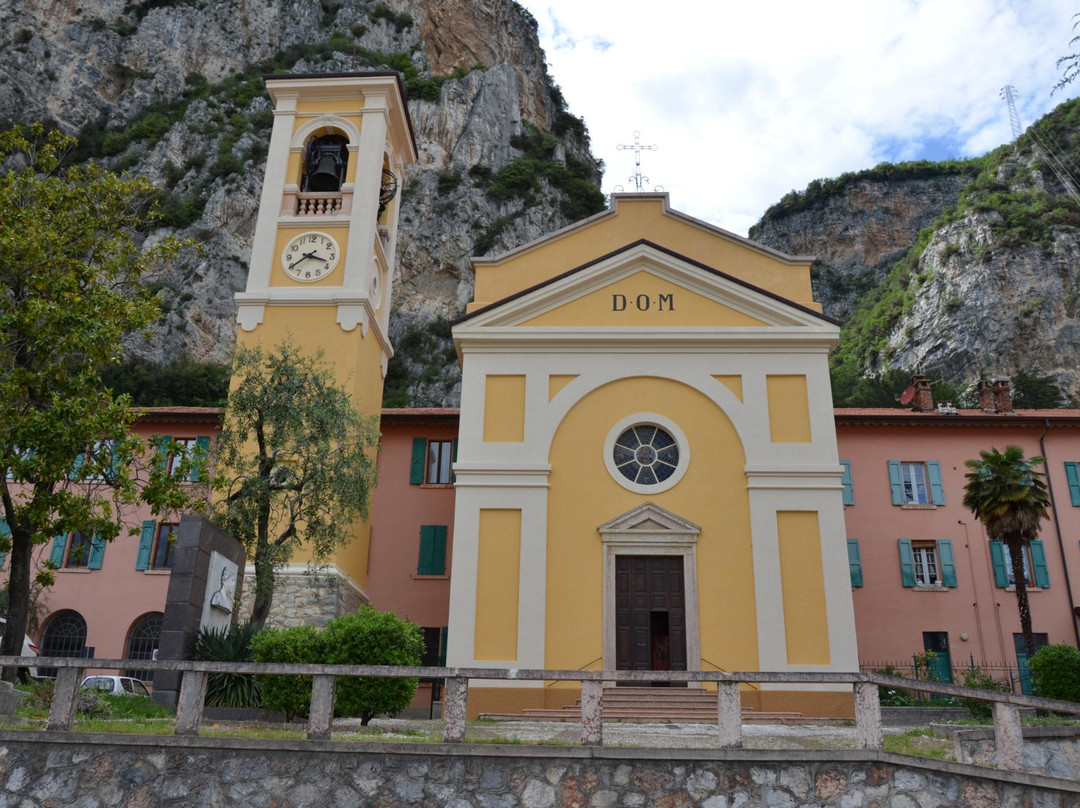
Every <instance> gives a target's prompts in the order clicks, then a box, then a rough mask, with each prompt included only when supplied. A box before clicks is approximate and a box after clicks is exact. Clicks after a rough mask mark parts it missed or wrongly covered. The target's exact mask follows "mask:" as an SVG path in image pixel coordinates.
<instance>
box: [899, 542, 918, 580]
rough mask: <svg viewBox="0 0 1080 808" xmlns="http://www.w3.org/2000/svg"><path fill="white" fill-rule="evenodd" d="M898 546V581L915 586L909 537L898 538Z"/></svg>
mask: <svg viewBox="0 0 1080 808" xmlns="http://www.w3.org/2000/svg"><path fill="white" fill-rule="evenodd" d="M896 544H897V546H898V547H899V548H900V582H901V584H903V585H904V586H915V556H914V555H913V554H912V552H911V539H898V540H897V542H896Z"/></svg>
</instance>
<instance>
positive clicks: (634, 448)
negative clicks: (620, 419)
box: [611, 424, 679, 486]
mask: <svg viewBox="0 0 1080 808" xmlns="http://www.w3.org/2000/svg"><path fill="white" fill-rule="evenodd" d="M611 459H612V461H613V462H614V464H615V468H616V469H617V470H618V472H619V474H621V475H622V476H623V477H625V478H626V479H627V480H628V481H629V482H631V483H634V484H636V485H644V486H652V485H659V484H660V483H663V482H665V481H667V480H668V479H669V478H670V477H671V475H673V474H674V473H675V471H676V470H677V469H678V468H679V445H678V443H676V441H675V438H674V437H672V436H671V434H670V433H669V432H668V431H667V430H665V429H662V428H660V427H659V426H657V425H656V424H638V425H636V426H632V427H630V428H629V429H627V430H625V431H624V432H623V433H622V434H621V435H619V437H618V438H616V440H615V445H614V446H613V447H612V448H611Z"/></svg>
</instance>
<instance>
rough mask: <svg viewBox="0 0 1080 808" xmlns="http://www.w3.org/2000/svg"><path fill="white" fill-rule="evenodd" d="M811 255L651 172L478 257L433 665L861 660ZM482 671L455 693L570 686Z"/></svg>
mask: <svg viewBox="0 0 1080 808" xmlns="http://www.w3.org/2000/svg"><path fill="white" fill-rule="evenodd" d="M810 262H811V259H808V258H792V257H788V256H784V255H780V254H778V253H775V252H772V251H770V250H768V249H766V248H763V247H761V246H759V245H756V244H753V243H752V242H749V241H747V240H745V239H742V238H740V237H738V236H735V235H732V234H730V233H727V232H725V231H722V230H719V229H717V228H715V227H712V226H710V225H707V224H705V223H703V222H700V221H697V220H695V219H692V218H690V217H688V216H685V215H682V214H680V213H677V212H675V211H672V210H671V209H670V208H669V207H668V200H667V196H666V195H649V194H645V195H641V194H638V195H625V196H616V197H614V198H613V200H612V206H611V210H610V211H608V212H606V213H603V214H599V215H597V216H594V217H592V218H590V219H588V220H585V221H584V222H580V223H578V224H576V225H574V226H572V227H570V228H567V229H565V230H563V231H560V232H558V233H556V234H554V235H552V236H549V237H547V238H545V239H542V240H540V241H538V242H535V243H532V244H529V245H526V246H524V247H522V248H519V249H517V250H515V251H513V252H511V253H508V254H506V255H504V256H501V257H499V258H497V259H477V260H475V261H474V266H475V269H476V297H475V300H474V302H473V303H472V304H471V305H470V307H469V309H468V311H467V313H466V315H465V316H464V317H462V318H461V319H460V320H459V321H458V322H457V323H456V325H455V326H454V329H453V335H454V340H455V343H456V345H457V347H458V350H459V353H460V358H461V361H462V370H463V382H462V402H461V415H460V432H459V439H458V454H457V462H456V464H455V466H454V471H455V474H456V484H455V485H456V500H455V517H454V531H453V535H454V554H453V565H452V572H451V593H450V612H449V653H448V664H450V665H462V666H479V667H507V668H551V669H569V670H575V669H590V670H612V669H637V670H657V669H660V670H664V669H670V670H718V669H719V670H742V671H748V670H763V671H849V670H857V669H858V656H857V653H856V647H855V630H854V616H853V613H852V600H851V586H850V580H849V575H848V566H847V549H846V541H845V533H844V513H843V502H842V496H841V466H840V464H839V459H838V456H837V449H836V434H835V426H834V422H833V413H832V407H831V394H830V389H829V375H828V365H827V356H828V351H829V349H830V348H831V347H832V345H833V344H835V342H836V340H837V337H838V326H837V324H836V323H835V322H833V321H831V320H829V319H828V318H826V317H824V316H823V315H822V314H821V313H820V307H819V306H818V305H817V304H815V303H814V302H813V300H812V296H811V291H810ZM485 684H486V683H482V682H477V683H474V685H473V687H474V689H473V691H472V694H471V696H470V711H473V710H476V711H483V710H488V709H490V710H496V709H498V710H507V709H520V708H522V707H526V706H558V705H559V704H560V703H563V702H564V701H565V700H568V699H570V698H571V697H576V693H575V692H574V691H573V690H571V689H567V690H562V689H560V688H559V687H558V686H553V687H543V686H539V687H538V686H536V684H535V683H520V686H519V687H507V686H506V685H505V684H504V683H499V684H498V686H491V687H485V686H484V685H485ZM746 698H747V700H748V701H750V702H751V706H756V707H759V708H762V709H785V708H787V707H789V706H790V705H792V704H793V703H796V702H797V703H798V704H800V705H802V707H803V708H804V709H806V710H811V711H813V712H815V713H819V714H827V713H836V712H843V711H844V710H845V704H848V705H849V704H850V692H848V693H846V694H844V693H839V692H817V693H807V692H791V691H789V690H786V689H778V690H775V691H768V690H757V689H755V690H754V691H753V693H752V694H751V693H748V694H747V697H746ZM808 700H810V701H809V702H808ZM847 709H849V707H848V708H847Z"/></svg>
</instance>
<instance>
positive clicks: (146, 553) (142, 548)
mask: <svg viewBox="0 0 1080 808" xmlns="http://www.w3.org/2000/svg"><path fill="white" fill-rule="evenodd" d="M154 526H155V524H154V520H153V519H147V520H146V521H145V522H143V523H142V535H141V536H139V555H138V556H137V557H136V559H135V569H136V570H139V571H142V570H148V569H150V553H151V552H152V551H153V549H154Z"/></svg>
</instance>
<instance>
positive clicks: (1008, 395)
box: [994, 379, 1013, 412]
mask: <svg viewBox="0 0 1080 808" xmlns="http://www.w3.org/2000/svg"><path fill="white" fill-rule="evenodd" d="M994 400H995V401H996V402H997V411H998V412H1012V411H1013V405H1012V391H1011V390H1010V389H1009V380H1008V379H997V380H995V381H994Z"/></svg>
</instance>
